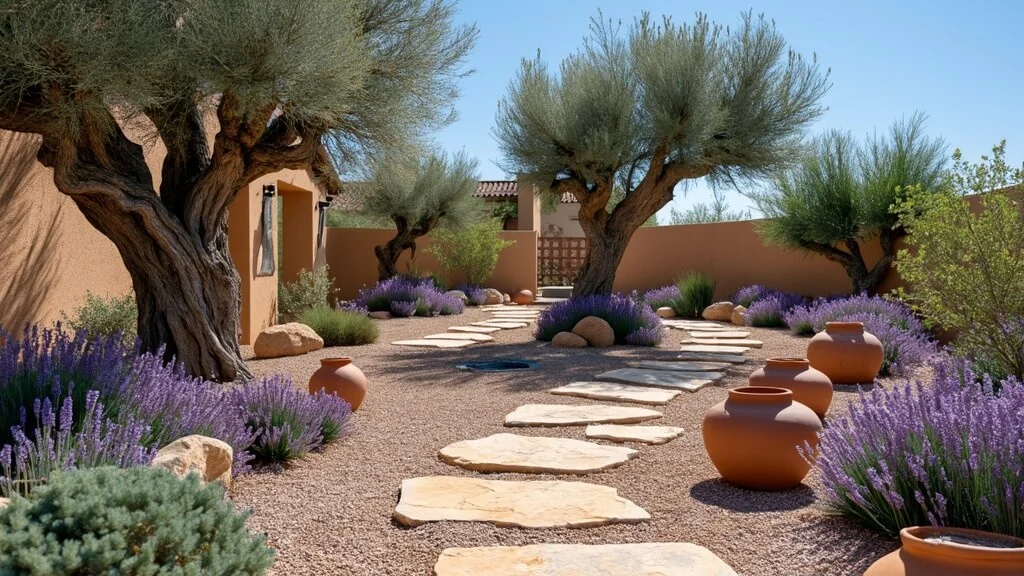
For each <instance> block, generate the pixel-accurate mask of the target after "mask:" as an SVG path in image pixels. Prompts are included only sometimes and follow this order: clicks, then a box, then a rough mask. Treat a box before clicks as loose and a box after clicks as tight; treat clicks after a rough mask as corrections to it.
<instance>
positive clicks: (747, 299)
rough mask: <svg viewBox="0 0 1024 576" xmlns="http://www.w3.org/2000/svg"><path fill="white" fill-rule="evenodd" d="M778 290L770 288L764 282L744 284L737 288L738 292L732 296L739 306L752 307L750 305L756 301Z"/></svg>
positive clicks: (734, 302)
mask: <svg viewBox="0 0 1024 576" xmlns="http://www.w3.org/2000/svg"><path fill="white" fill-rule="evenodd" d="M778 292H779V291H778V290H775V289H772V288H769V287H767V286H765V285H764V284H751V285H750V286H744V287H743V288H740V289H739V290H737V291H736V294H735V295H734V296H733V297H732V302H733V304H736V305H737V306H743V307H744V308H750V305H751V304H753V303H754V302H757V301H758V300H761V299H762V298H764V297H766V296H769V295H772V294H776V293H778Z"/></svg>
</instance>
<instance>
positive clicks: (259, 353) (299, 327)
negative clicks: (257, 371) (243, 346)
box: [252, 322, 324, 358]
mask: <svg viewBox="0 0 1024 576" xmlns="http://www.w3.org/2000/svg"><path fill="white" fill-rule="evenodd" d="M323 347H324V341H323V339H322V338H320V336H318V335H317V333H316V332H314V331H313V329H312V328H310V327H309V326H306V325H305V324H300V323H298V322H289V323H287V324H278V325H276V326H270V327H268V328H265V329H264V330H263V331H262V332H260V334H259V336H257V337H256V342H255V343H254V344H253V345H252V351H253V354H254V355H255V356H256V357H257V358H278V357H280V356H298V355H299V354H305V353H306V352H312V351H314V350H319V349H321V348H323Z"/></svg>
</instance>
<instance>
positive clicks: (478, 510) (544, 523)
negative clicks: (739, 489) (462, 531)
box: [394, 476, 651, 528]
mask: <svg viewBox="0 0 1024 576" xmlns="http://www.w3.org/2000/svg"><path fill="white" fill-rule="evenodd" d="M394 518H395V520H397V521H398V522H399V523H400V524H402V525H405V526H422V525H423V524H426V523H427V522H442V521H446V520H448V521H456V522H489V523H491V524H494V525H496V526H503V527H519V528H593V527H597V526H606V525H608V524H637V523H639V522H645V521H647V520H650V519H651V516H650V514H648V513H647V512H646V511H645V510H644V509H643V508H640V507H639V506H637V505H636V504H634V503H633V502H631V501H629V500H627V499H625V498H623V497H621V496H619V494H618V491H617V490H616V489H615V488H612V487H611V486H599V485H597V484H589V483H586V482H562V481H550V480H530V481H525V482H524V481H509V480H487V479H484V478H473V477H464V476H427V477H421V478H408V479H406V480H403V481H402V495H401V497H400V498H399V500H398V506H396V507H395V512H394Z"/></svg>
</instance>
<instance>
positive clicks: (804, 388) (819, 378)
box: [748, 358, 832, 418]
mask: <svg viewBox="0 0 1024 576" xmlns="http://www.w3.org/2000/svg"><path fill="white" fill-rule="evenodd" d="M748 382H749V383H750V385H751V386H762V387H763V386H768V387H771V388H786V389H787V390H792V391H793V400H794V401H796V402H799V403H801V404H803V405H804V406H807V407H808V408H810V409H811V410H814V413H815V414H817V415H818V417H819V418H824V417H825V413H826V412H828V407H829V405H831V404H832V381H831V380H829V379H828V376H825V374H824V373H823V372H821V371H820V370H815V369H814V368H811V363H810V362H809V361H808V360H807V359H806V358H769V359H768V360H767V361H765V365H764V367H763V368H758V369H757V370H755V371H754V373H753V374H751V375H750V378H749V379H748Z"/></svg>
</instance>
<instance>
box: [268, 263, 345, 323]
mask: <svg viewBox="0 0 1024 576" xmlns="http://www.w3.org/2000/svg"><path fill="white" fill-rule="evenodd" d="M333 283H334V279H333V278H331V275H330V270H329V269H328V267H327V265H326V264H324V265H323V266H320V267H318V268H316V269H314V270H312V271H310V270H306V269H303V270H301V271H300V272H299V279H298V280H296V281H294V282H282V283H281V286H280V287H279V288H278V290H277V309H278V311H279V312H280V315H281V317H282V318H283V319H285V320H294V319H296V318H298V317H299V316H300V315H301V314H302V313H303V312H305V311H306V310H309V309H310V308H322V307H324V306H327V299H328V298H329V297H330V295H331V285H332V284H333Z"/></svg>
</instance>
